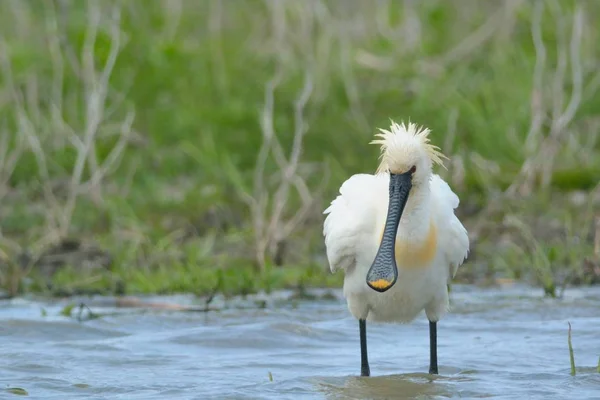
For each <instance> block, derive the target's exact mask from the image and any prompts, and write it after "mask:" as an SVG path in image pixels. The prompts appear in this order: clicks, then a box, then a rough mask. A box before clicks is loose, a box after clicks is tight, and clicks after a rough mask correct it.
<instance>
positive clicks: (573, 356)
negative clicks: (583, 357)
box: [567, 322, 577, 376]
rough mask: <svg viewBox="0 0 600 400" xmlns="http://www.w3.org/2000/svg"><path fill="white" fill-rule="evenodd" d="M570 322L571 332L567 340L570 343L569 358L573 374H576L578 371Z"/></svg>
mask: <svg viewBox="0 0 600 400" xmlns="http://www.w3.org/2000/svg"><path fill="white" fill-rule="evenodd" d="M568 324H569V334H568V337H567V342H568V343H569V359H570V360H571V376H575V375H576V374H577V372H576V371H575V355H574V354H573V344H572V343H571V323H570V322H568Z"/></svg>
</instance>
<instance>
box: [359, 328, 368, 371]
mask: <svg viewBox="0 0 600 400" xmlns="http://www.w3.org/2000/svg"><path fill="white" fill-rule="evenodd" d="M358 328H359V330H360V375H361V376H369V375H371V370H370V369H369V357H368V356H367V321H365V320H364V319H359V320H358Z"/></svg>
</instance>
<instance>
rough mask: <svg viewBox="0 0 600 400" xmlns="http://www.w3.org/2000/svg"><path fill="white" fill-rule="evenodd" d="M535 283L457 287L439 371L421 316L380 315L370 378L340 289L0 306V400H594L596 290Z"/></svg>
mask: <svg viewBox="0 0 600 400" xmlns="http://www.w3.org/2000/svg"><path fill="white" fill-rule="evenodd" d="M539 292H540V291H539V290H532V289H529V288H520V287H513V288H505V289H496V290H490V289H486V290H481V289H476V288H470V287H460V286H456V287H454V288H453V291H452V313H451V314H449V315H448V316H447V317H446V318H445V319H444V320H443V321H442V322H441V323H440V325H439V339H438V340H439V343H438V344H439V362H440V376H437V377H433V376H430V375H428V374H427V373H426V372H427V368H428V362H429V359H428V357H429V350H428V349H429V348H428V344H429V341H428V340H429V339H428V330H427V319H426V318H425V317H424V316H423V317H420V318H419V319H418V320H416V321H415V322H414V323H413V324H410V325H391V324H390V325H387V324H382V325H378V324H372V325H371V327H370V329H369V353H370V358H371V360H370V361H371V373H372V375H373V376H372V377H370V378H361V377H358V376H357V375H358V374H359V370H360V359H359V354H360V353H359V344H358V324H357V322H356V321H355V320H353V319H352V317H350V315H349V313H348V312H347V310H346V306H345V303H344V301H343V300H342V299H341V298H339V297H338V299H337V300H330V301H307V302H299V303H291V302H289V301H273V299H274V298H277V297H278V296H279V297H281V296H280V294H278V295H277V296H274V297H273V298H271V300H269V301H268V302H267V307H266V308H264V309H230V310H227V311H222V312H214V313H197V314H195V313H181V312H172V311H161V312H158V311H157V312H145V313H140V312H138V311H135V312H134V311H132V310H122V309H121V310H116V309H111V308H110V307H106V301H104V303H103V302H101V301H100V300H94V299H92V300H89V299H86V300H85V301H86V302H87V303H88V304H90V306H91V307H92V309H93V310H94V312H98V313H102V312H109V313H110V314H109V315H107V316H104V317H102V318H99V319H96V320H91V321H87V322H84V323H78V322H77V321H75V320H73V319H69V318H65V317H62V316H60V312H59V311H60V309H61V307H62V306H64V304H62V303H61V304H42V303H37V302H33V301H26V300H14V301H12V302H3V303H0V351H1V354H2V357H1V358H0V398H4V397H6V396H13V395H10V394H8V392H6V393H7V394H6V396H3V394H4V392H3V391H6V389H7V388H11V387H12V388H15V387H20V388H23V389H25V390H27V392H28V393H29V396H30V398H40V399H49V400H52V399H61V400H62V399H65V398H69V399H74V398H90V399H94V398H99V399H102V398H111V399H161V400H162V399H166V398H168V399H171V398H172V399H277V400H284V399H434V398H459V397H460V398H486V397H492V398H497V397H500V398H503V399H504V398H506V399H526V398H527V399H538V398H539V399H562V398H565V399H574V398H577V399H589V400H593V399H600V374H599V373H597V372H596V368H595V366H596V364H597V362H598V356H600V347H599V342H598V326H600V313H598V309H599V308H600V288H582V289H572V290H568V291H567V292H566V297H565V298H564V299H563V300H553V299H544V298H542V297H541V296H540V295H539ZM171 301H172V300H171ZM178 301H181V302H191V301H193V298H186V297H181V298H179V299H178ZM252 301H253V300H252V299H250V300H247V302H248V303H249V304H250V303H251V302H252ZM242 303H243V301H242ZM240 304H241V303H240ZM42 306H43V307H44V308H45V309H46V312H47V316H45V317H43V316H42V313H41V312H40V309H41V307H42ZM103 307H104V308H103ZM567 321H570V322H571V324H572V326H573V346H574V351H575V361H576V364H577V366H578V368H577V376H575V377H572V376H570V375H569V359H568V350H567V336H566V335H567ZM270 377H272V380H271V378H270Z"/></svg>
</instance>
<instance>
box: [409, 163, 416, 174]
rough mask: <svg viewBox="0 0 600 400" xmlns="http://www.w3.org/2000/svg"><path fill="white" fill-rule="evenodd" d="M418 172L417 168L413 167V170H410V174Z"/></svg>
mask: <svg viewBox="0 0 600 400" xmlns="http://www.w3.org/2000/svg"><path fill="white" fill-rule="evenodd" d="M416 170H417V166H416V165H413V166H412V168H411V169H410V173H411V174H414V173H415V171H416Z"/></svg>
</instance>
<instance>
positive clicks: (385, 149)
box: [370, 121, 448, 173]
mask: <svg viewBox="0 0 600 400" xmlns="http://www.w3.org/2000/svg"><path fill="white" fill-rule="evenodd" d="M391 122H392V124H391V126H390V130H387V129H381V128H379V133H377V134H375V136H376V137H379V138H380V139H374V140H372V141H371V142H370V144H378V145H381V157H380V158H381V163H380V164H379V167H378V168H377V173H382V172H387V171H388V170H389V161H390V157H394V154H393V153H394V152H395V151H398V148H397V147H398V145H399V144H400V143H402V141H401V140H402V139H403V137H407V136H408V137H412V138H414V139H416V140H417V141H418V143H419V144H420V146H422V148H423V150H424V151H425V154H427V156H428V157H429V160H431V163H432V164H438V165H440V166H442V167H443V168H446V167H445V166H444V163H443V159H448V157H446V156H445V155H444V154H442V152H441V151H440V148H439V147H437V146H434V145H432V144H431V143H430V140H429V133H430V132H431V131H430V130H429V129H428V128H425V127H423V126H419V125H417V124H415V123H412V122H410V121H409V123H408V125H406V124H404V122H401V123H400V124H397V123H396V122H394V121H391ZM398 139H400V140H398Z"/></svg>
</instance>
